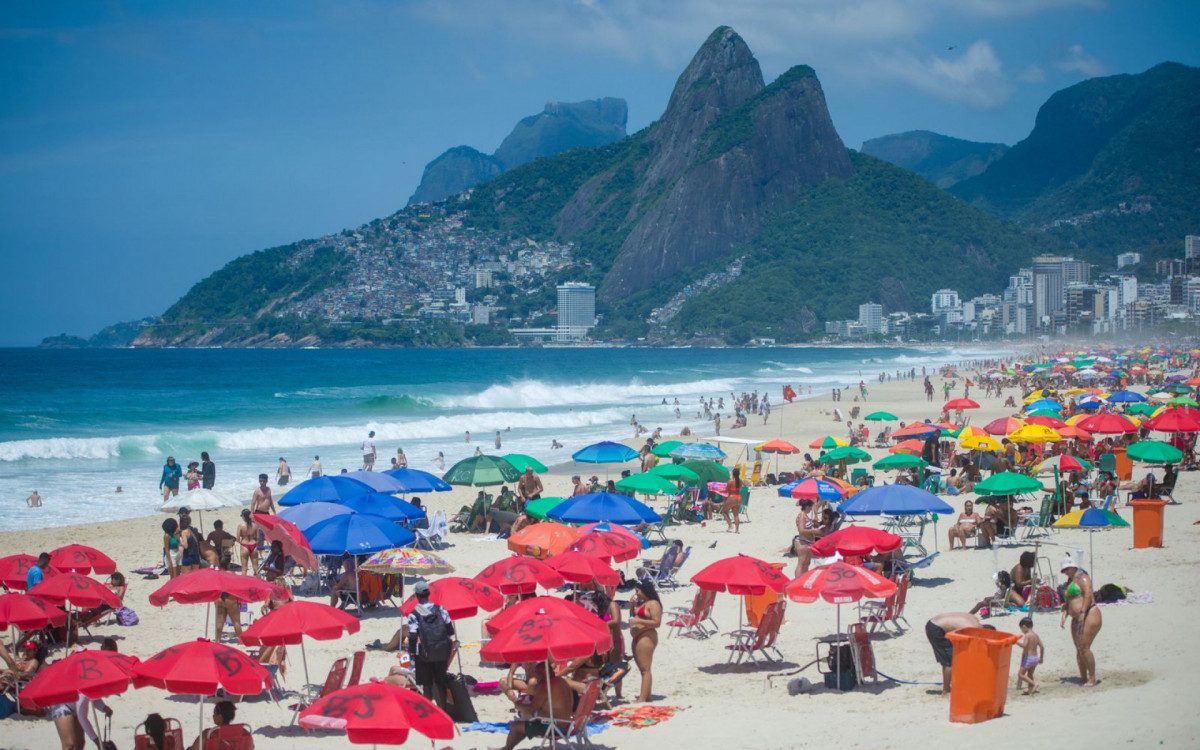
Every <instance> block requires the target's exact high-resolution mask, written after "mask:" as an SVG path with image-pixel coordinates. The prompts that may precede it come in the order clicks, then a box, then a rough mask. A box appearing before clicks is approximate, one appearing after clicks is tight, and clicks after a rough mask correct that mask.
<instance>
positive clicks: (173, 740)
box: [133, 719, 187, 750]
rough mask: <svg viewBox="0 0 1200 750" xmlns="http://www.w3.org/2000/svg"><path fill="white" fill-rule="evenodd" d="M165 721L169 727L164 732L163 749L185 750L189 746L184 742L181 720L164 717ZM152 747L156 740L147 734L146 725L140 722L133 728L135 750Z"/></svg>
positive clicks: (147, 749) (146, 749)
mask: <svg viewBox="0 0 1200 750" xmlns="http://www.w3.org/2000/svg"><path fill="white" fill-rule="evenodd" d="M163 723H164V724H166V725H167V729H166V731H165V732H163V747H162V750H183V749H184V748H185V747H187V745H185V744H183V727H182V726H180V724H179V720H178V719H163ZM152 747H154V741H153V740H151V739H150V735H148V734H146V725H145V724H144V723H143V724H138V725H137V727H136V728H135V729H134V730H133V750H150V749H151V748H152Z"/></svg>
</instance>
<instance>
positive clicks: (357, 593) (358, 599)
mask: <svg viewBox="0 0 1200 750" xmlns="http://www.w3.org/2000/svg"><path fill="white" fill-rule="evenodd" d="M351 557H352V558H353V559H354V610H355V614H357V615H358V619H360V620H361V619H362V616H363V605H362V590H361V589H360V587H359V585H358V555H351Z"/></svg>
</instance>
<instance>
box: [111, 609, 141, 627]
mask: <svg viewBox="0 0 1200 750" xmlns="http://www.w3.org/2000/svg"><path fill="white" fill-rule="evenodd" d="M113 615H114V616H115V617H116V618H117V624H118V625H121V626H123V627H127V628H129V627H133V626H134V625H137V624H138V622H139V620H138V616H137V612H134V611H133V610H132V609H130V608H129V607H120V608H118V609H114V610H113Z"/></svg>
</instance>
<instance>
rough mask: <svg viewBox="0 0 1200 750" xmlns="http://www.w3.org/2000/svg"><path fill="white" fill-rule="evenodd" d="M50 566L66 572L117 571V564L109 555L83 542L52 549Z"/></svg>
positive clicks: (104, 572)
mask: <svg viewBox="0 0 1200 750" xmlns="http://www.w3.org/2000/svg"><path fill="white" fill-rule="evenodd" d="M50 567H52V568H54V569H55V570H61V571H63V572H67V573H96V574H99V575H111V574H112V573H115V572H117V564H116V563H115V562H113V559H112V558H111V557H109V556H108V555H106V554H104V553H103V552H101V551H100V550H98V549H95V548H93V547H88V546H87V545H83V544H68V545H66V546H64V547H59V548H58V549H56V550H53V551H52V552H51V553H50Z"/></svg>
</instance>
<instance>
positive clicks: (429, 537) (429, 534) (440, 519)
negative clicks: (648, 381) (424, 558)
mask: <svg viewBox="0 0 1200 750" xmlns="http://www.w3.org/2000/svg"><path fill="white" fill-rule="evenodd" d="M412 532H413V534H415V535H416V537H417V541H416V544H414V545H413V546H415V547H416V548H417V549H420V548H421V547H422V546H424V547H426V548H427V549H429V550H430V551H433V550H435V549H437V544H436V542H441V543H443V544H446V543H447V541H446V540H447V539H448V538H449V536H450V522H449V521H448V520H447V518H446V511H444V510H437V511H434V513H433V516H432V517H431V518H430V519H429V528H427V529H412Z"/></svg>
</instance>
